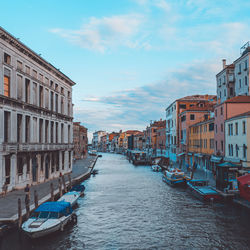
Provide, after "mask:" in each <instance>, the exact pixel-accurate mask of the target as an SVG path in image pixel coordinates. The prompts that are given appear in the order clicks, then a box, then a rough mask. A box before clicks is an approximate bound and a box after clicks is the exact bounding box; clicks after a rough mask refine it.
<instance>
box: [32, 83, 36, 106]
mask: <svg viewBox="0 0 250 250" xmlns="http://www.w3.org/2000/svg"><path fill="white" fill-rule="evenodd" d="M33 104H34V105H36V104H37V84H36V83H35V82H33Z"/></svg>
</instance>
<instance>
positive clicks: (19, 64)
mask: <svg viewBox="0 0 250 250" xmlns="http://www.w3.org/2000/svg"><path fill="white" fill-rule="evenodd" d="M17 69H18V70H21V71H22V70H23V63H22V62H20V61H17Z"/></svg>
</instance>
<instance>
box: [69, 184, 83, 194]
mask: <svg viewBox="0 0 250 250" xmlns="http://www.w3.org/2000/svg"><path fill="white" fill-rule="evenodd" d="M84 190H85V186H84V185H83V184H82V183H81V184H80V185H76V186H74V187H72V188H71V189H70V191H75V192H78V193H80V196H81V195H83V194H84Z"/></svg>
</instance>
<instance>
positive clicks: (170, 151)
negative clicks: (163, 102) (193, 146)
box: [166, 101, 177, 162]
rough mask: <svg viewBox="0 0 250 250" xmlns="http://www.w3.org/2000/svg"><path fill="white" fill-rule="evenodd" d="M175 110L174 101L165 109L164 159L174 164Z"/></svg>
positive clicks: (175, 144)
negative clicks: (166, 158)
mask: <svg viewBox="0 0 250 250" xmlns="http://www.w3.org/2000/svg"><path fill="white" fill-rule="evenodd" d="M176 138H177V110H176V101H174V102H173V103H172V104H170V105H169V106H168V107H167V108H166V157H168V158H169V159H170V160H171V161H172V162H176V146H177V141H176Z"/></svg>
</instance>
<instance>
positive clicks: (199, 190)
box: [187, 180, 222, 202]
mask: <svg viewBox="0 0 250 250" xmlns="http://www.w3.org/2000/svg"><path fill="white" fill-rule="evenodd" d="M187 186H188V190H189V191H190V192H191V193H192V194H193V195H194V196H195V197H196V198H198V199H200V200H202V201H205V202H208V201H209V202H210V201H214V202H217V201H221V200H222V196H221V195H220V194H219V192H217V191H216V189H215V188H213V187H211V186H209V185H208V180H189V181H187Z"/></svg>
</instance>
